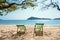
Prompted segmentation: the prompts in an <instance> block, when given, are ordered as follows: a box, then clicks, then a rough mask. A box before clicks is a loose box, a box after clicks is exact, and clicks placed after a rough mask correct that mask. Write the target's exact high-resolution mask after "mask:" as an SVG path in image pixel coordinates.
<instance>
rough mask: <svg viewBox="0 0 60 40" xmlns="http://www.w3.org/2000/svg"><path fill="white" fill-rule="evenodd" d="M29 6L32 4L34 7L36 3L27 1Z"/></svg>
mask: <svg viewBox="0 0 60 40" xmlns="http://www.w3.org/2000/svg"><path fill="white" fill-rule="evenodd" d="M26 4H27V5H28V6H31V7H34V6H35V4H33V2H27V3H26Z"/></svg>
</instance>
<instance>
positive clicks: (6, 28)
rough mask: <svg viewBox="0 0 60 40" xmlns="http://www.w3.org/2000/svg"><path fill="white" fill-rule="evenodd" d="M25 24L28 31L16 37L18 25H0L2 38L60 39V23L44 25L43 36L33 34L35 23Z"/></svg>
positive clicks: (3, 39) (19, 39)
mask: <svg viewBox="0 0 60 40" xmlns="http://www.w3.org/2000/svg"><path fill="white" fill-rule="evenodd" d="M25 26H26V33H25V34H24V35H21V36H17V35H16V37H15V36H12V35H13V34H16V33H17V27H16V25H0V40H60V25H44V27H43V36H33V34H34V25H25Z"/></svg>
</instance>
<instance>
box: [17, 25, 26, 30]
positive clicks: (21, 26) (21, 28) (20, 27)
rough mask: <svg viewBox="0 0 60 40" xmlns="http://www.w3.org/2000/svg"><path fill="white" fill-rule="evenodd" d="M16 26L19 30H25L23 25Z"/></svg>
mask: <svg viewBox="0 0 60 40" xmlns="http://www.w3.org/2000/svg"><path fill="white" fill-rule="evenodd" d="M17 28H18V29H20V30H25V26H24V25H17Z"/></svg>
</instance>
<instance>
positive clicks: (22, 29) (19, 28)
mask: <svg viewBox="0 0 60 40" xmlns="http://www.w3.org/2000/svg"><path fill="white" fill-rule="evenodd" d="M25 31H26V27H25V26H24V25H17V34H18V35H20V36H21V35H23V34H24V33H25Z"/></svg>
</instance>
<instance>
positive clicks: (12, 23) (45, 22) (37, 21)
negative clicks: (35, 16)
mask: <svg viewBox="0 0 60 40" xmlns="http://www.w3.org/2000/svg"><path fill="white" fill-rule="evenodd" d="M35 23H44V24H52V25H53V24H60V20H0V24H6V25H8V24H9V25H18V24H24V25H29V24H30V25H33V24H35Z"/></svg>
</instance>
